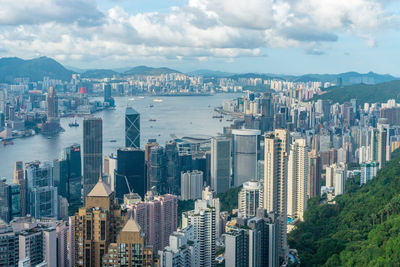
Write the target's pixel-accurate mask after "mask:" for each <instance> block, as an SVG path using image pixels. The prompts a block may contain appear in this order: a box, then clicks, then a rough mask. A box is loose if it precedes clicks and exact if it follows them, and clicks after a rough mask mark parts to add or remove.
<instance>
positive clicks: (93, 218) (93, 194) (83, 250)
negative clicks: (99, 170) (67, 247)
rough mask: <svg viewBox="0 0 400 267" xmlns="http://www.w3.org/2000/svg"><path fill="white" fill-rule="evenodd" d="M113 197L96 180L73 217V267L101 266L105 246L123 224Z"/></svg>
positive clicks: (123, 218)
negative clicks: (82, 204)
mask: <svg viewBox="0 0 400 267" xmlns="http://www.w3.org/2000/svg"><path fill="white" fill-rule="evenodd" d="M125 218H126V216H125V214H124V212H122V211H121V208H120V206H119V205H118V203H117V200H116V199H115V193H114V192H113V191H112V190H111V188H110V186H109V185H108V184H106V183H105V182H103V181H102V178H101V177H100V178H99V180H98V182H97V184H96V185H95V186H94V187H93V189H92V190H91V191H90V192H89V193H88V194H87V196H86V200H85V206H84V207H81V208H79V210H78V211H77V212H76V213H75V216H74V223H73V225H74V228H73V231H74V250H75V251H74V257H75V258H74V262H75V266H81V267H84V266H93V267H100V266H102V262H103V256H104V254H106V253H107V248H108V246H109V244H111V243H115V242H116V241H117V234H118V233H119V232H120V231H121V229H122V227H123V225H124V224H125V221H126V219H125Z"/></svg>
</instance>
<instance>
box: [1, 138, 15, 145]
mask: <svg viewBox="0 0 400 267" xmlns="http://www.w3.org/2000/svg"><path fill="white" fill-rule="evenodd" d="M13 144H14V142H13V141H7V139H4V140H3V146H7V145H13Z"/></svg>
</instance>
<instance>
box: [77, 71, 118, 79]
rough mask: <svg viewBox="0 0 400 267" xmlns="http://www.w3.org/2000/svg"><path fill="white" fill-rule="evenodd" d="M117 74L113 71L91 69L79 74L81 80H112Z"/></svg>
mask: <svg viewBox="0 0 400 267" xmlns="http://www.w3.org/2000/svg"><path fill="white" fill-rule="evenodd" d="M118 74H119V73H118V72H116V71H113V70H107V69H93V70H87V71H85V72H84V73H82V74H81V77H82V78H92V79H103V78H112V77H113V76H114V75H118Z"/></svg>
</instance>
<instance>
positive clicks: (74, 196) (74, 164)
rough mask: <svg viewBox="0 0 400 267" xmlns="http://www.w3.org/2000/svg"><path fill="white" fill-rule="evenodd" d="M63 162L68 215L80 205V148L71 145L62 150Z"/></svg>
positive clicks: (77, 145) (76, 145)
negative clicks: (65, 172)
mask: <svg viewBox="0 0 400 267" xmlns="http://www.w3.org/2000/svg"><path fill="white" fill-rule="evenodd" d="M63 158H64V160H65V161H66V167H67V177H68V178H67V183H66V193H67V195H66V198H67V200H68V203H69V214H71V215H72V214H74V213H75V211H77V210H78V208H79V207H80V206H81V205H82V192H81V191H82V160H81V146H80V145H79V144H73V145H71V146H68V147H66V148H65V149H64V157H63Z"/></svg>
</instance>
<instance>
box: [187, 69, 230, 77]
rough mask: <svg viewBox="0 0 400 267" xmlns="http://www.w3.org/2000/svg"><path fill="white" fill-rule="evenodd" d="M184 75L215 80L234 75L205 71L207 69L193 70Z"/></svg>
mask: <svg viewBox="0 0 400 267" xmlns="http://www.w3.org/2000/svg"><path fill="white" fill-rule="evenodd" d="M186 74H187V75H189V76H203V77H216V78H224V77H229V76H233V75H235V74H234V73H231V72H224V71H219V70H207V69H201V70H194V71H191V72H188V73H186Z"/></svg>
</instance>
